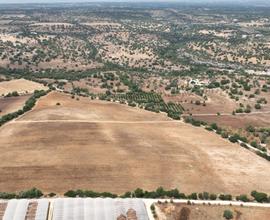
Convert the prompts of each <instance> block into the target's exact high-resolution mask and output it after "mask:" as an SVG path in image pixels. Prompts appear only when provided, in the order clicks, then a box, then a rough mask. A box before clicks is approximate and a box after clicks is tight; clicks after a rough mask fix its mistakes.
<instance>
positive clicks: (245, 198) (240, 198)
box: [236, 194, 249, 202]
mask: <svg viewBox="0 0 270 220" xmlns="http://www.w3.org/2000/svg"><path fill="white" fill-rule="evenodd" d="M236 200H238V201H242V202H249V199H248V197H247V195H244V194H242V195H240V196H236Z"/></svg>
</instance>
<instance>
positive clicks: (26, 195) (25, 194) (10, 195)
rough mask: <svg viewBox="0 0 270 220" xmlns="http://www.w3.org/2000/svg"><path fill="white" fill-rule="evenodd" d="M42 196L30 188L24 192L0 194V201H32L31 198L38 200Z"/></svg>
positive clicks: (37, 190) (38, 191)
mask: <svg viewBox="0 0 270 220" xmlns="http://www.w3.org/2000/svg"><path fill="white" fill-rule="evenodd" d="M42 196H43V193H42V192H41V190H39V189H37V188H32V189H29V190H26V191H21V192H19V193H17V194H16V193H8V192H0V198H1V199H15V198H16V199H25V198H27V199H32V198H40V197H42Z"/></svg>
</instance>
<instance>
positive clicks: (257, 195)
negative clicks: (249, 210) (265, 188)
mask: <svg viewBox="0 0 270 220" xmlns="http://www.w3.org/2000/svg"><path fill="white" fill-rule="evenodd" d="M251 196H252V197H253V198H254V199H255V200H256V201H257V202H261V203H263V202H268V196H267V194H266V193H263V192H257V191H252V192H251Z"/></svg>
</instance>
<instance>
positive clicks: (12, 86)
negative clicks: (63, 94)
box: [0, 79, 48, 96]
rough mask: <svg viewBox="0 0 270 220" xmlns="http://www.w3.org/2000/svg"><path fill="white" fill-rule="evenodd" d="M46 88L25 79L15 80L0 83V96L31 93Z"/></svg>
mask: <svg viewBox="0 0 270 220" xmlns="http://www.w3.org/2000/svg"><path fill="white" fill-rule="evenodd" d="M47 89H48V88H47V87H45V86H43V85H42V84H40V83H36V82H32V81H29V80H25V79H15V80H11V81H3V82H0V94H1V95H2V96H3V95H7V94H8V93H12V92H14V91H17V92H18V93H19V94H28V93H33V92H34V91H35V90H47Z"/></svg>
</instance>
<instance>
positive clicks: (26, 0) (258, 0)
mask: <svg viewBox="0 0 270 220" xmlns="http://www.w3.org/2000/svg"><path fill="white" fill-rule="evenodd" d="M169 1H170V2H197V3H198V2H199V3H201V2H207V3H218V2H222V3H224V2H228V3H235V2H240V3H259V4H264V3H265V4H269V2H270V0H169ZM55 2H166V0H0V4H2V3H55Z"/></svg>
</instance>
